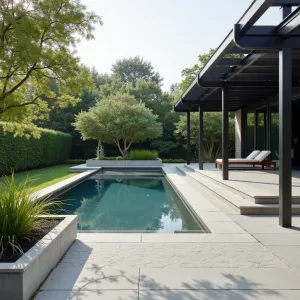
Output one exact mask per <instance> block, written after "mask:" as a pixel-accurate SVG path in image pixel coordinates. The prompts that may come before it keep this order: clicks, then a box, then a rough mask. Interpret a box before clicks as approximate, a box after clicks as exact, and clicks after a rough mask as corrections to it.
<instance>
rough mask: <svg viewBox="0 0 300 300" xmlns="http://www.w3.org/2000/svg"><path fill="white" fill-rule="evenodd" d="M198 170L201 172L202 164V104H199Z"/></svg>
mask: <svg viewBox="0 0 300 300" xmlns="http://www.w3.org/2000/svg"><path fill="white" fill-rule="evenodd" d="M198 130H199V131H198V134H199V137H198V143H199V170H203V163H204V144H203V102H200V103H199V129H198Z"/></svg>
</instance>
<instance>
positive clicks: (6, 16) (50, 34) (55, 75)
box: [0, 0, 102, 135]
mask: <svg viewBox="0 0 300 300" xmlns="http://www.w3.org/2000/svg"><path fill="white" fill-rule="evenodd" d="M0 12H1V15H0V21H1V22H0V23H1V24H0V119H1V120H4V121H11V122H14V123H10V124H14V125H10V126H9V127H6V130H10V131H16V132H17V133H18V134H19V135H22V134H23V133H24V129H23V124H26V125H29V126H30V128H31V129H32V130H33V134H35V135H38V131H34V129H35V128H36V127H35V125H34V121H35V120H37V119H45V118H47V116H48V114H49V111H50V110H51V109H53V108H55V107H66V106H68V105H69V104H72V105H75V104H76V103H77V102H78V101H79V99H78V98H77V97H76V96H75V95H77V94H78V93H79V94H80V93H81V92H82V90H83V88H91V87H92V86H93V83H92V80H91V77H90V75H89V72H88V70H87V69H86V68H84V67H83V66H82V65H80V62H79V58H78V57H76V56H75V54H74V53H75V48H76V44H77V43H78V41H79V38H78V37H81V38H84V39H92V38H93V31H94V26H95V25H96V24H102V21H101V18H100V17H99V16H97V15H96V14H94V13H93V12H89V11H87V9H86V7H85V6H84V5H82V4H81V3H80V1H79V0H74V1H73V0H43V1H38V0H0ZM53 82H55V84H56V91H54V90H53V89H51V88H49V87H50V86H51V85H52V84H53Z"/></svg>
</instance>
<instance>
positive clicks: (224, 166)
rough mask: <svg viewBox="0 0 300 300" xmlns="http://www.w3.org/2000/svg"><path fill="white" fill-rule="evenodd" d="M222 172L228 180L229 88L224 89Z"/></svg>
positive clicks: (224, 178)
mask: <svg viewBox="0 0 300 300" xmlns="http://www.w3.org/2000/svg"><path fill="white" fill-rule="evenodd" d="M222 172H223V174H222V175H223V180H228V88H227V86H224V87H223V88H222Z"/></svg>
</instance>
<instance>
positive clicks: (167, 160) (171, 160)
mask: <svg viewBox="0 0 300 300" xmlns="http://www.w3.org/2000/svg"><path fill="white" fill-rule="evenodd" d="M162 162H163V163H164V164H182V163H185V160H184V159H181V158H163V159H162Z"/></svg>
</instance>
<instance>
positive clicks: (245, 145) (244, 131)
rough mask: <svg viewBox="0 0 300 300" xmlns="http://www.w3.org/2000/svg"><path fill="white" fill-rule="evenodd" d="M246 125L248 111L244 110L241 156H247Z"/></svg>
mask: <svg viewBox="0 0 300 300" xmlns="http://www.w3.org/2000/svg"><path fill="white" fill-rule="evenodd" d="M247 127H248V113H247V112H245V114H244V124H243V135H244V138H243V140H244V149H243V150H244V151H243V157H246V156H247V138H248V136H247Z"/></svg>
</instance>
